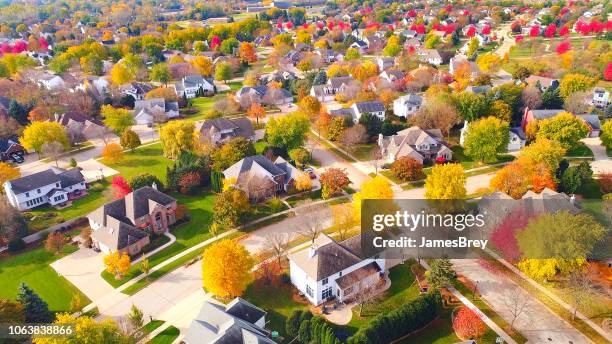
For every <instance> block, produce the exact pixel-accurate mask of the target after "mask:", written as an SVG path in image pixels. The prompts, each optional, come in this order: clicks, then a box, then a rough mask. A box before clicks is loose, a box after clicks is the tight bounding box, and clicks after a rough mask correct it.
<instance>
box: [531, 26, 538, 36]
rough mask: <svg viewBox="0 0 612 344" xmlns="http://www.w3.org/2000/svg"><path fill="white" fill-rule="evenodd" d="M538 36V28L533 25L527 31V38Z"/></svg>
mask: <svg viewBox="0 0 612 344" xmlns="http://www.w3.org/2000/svg"><path fill="white" fill-rule="evenodd" d="M539 35H540V27H539V26H538V25H534V26H532V27H531V29H529V37H538V36H539Z"/></svg>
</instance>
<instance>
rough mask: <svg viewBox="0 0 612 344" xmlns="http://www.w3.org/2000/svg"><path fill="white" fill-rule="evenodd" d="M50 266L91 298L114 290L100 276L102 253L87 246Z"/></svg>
mask: <svg viewBox="0 0 612 344" xmlns="http://www.w3.org/2000/svg"><path fill="white" fill-rule="evenodd" d="M51 267H52V268H53V269H55V271H57V272H58V273H59V274H60V275H62V276H64V277H65V278H66V279H67V280H68V281H70V283H72V284H74V286H75V287H77V288H79V290H80V291H82V292H83V294H85V295H87V297H88V298H90V299H91V300H97V299H100V298H102V297H104V296H106V295H108V294H111V293H113V292H114V291H115V289H113V287H111V286H110V285H109V284H108V283H106V281H105V280H104V279H102V277H101V276H100V272H102V271H104V269H105V267H104V262H103V255H102V254H100V253H96V252H94V251H93V250H91V249H88V248H80V249H79V250H78V251H76V252H74V253H72V254H70V255H67V256H65V257H63V258H61V259H58V260H56V261H55V262H53V263H51Z"/></svg>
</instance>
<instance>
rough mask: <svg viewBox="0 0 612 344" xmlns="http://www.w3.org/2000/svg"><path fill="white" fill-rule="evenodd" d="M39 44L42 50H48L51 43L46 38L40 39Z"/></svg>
mask: <svg viewBox="0 0 612 344" xmlns="http://www.w3.org/2000/svg"><path fill="white" fill-rule="evenodd" d="M38 44H40V48H41V49H43V50H47V49H48V48H49V43H48V42H47V40H46V39H45V38H44V37H40V38H38Z"/></svg>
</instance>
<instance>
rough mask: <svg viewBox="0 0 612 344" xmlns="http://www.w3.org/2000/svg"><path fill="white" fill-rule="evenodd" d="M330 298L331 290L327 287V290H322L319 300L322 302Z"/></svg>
mask: <svg viewBox="0 0 612 344" xmlns="http://www.w3.org/2000/svg"><path fill="white" fill-rule="evenodd" d="M330 297H332V288H331V287H329V288H327V289H325V290H323V291H322V292H321V298H322V299H323V300H326V299H329V298H330Z"/></svg>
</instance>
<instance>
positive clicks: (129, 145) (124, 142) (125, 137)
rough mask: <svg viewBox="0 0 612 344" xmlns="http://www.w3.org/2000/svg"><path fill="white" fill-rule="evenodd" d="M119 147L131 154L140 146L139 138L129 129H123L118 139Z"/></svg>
mask: <svg viewBox="0 0 612 344" xmlns="http://www.w3.org/2000/svg"><path fill="white" fill-rule="evenodd" d="M119 143H120V144H121V147H123V148H124V149H129V150H131V151H132V152H133V151H134V150H135V149H136V148H138V146H140V145H141V142H140V137H139V136H138V134H136V132H134V131H133V130H131V129H124V130H123V132H122V133H121V137H120V139H119Z"/></svg>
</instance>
